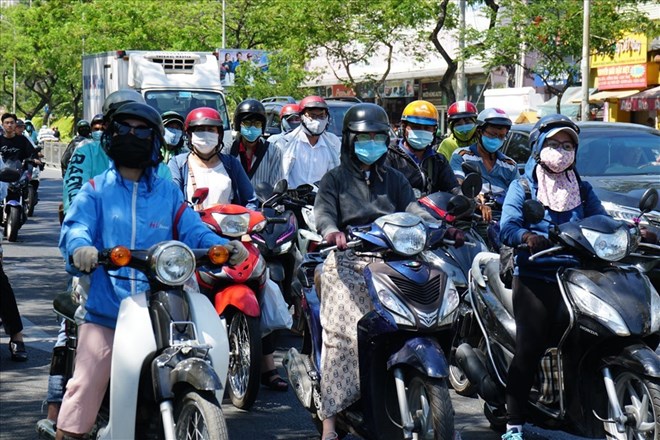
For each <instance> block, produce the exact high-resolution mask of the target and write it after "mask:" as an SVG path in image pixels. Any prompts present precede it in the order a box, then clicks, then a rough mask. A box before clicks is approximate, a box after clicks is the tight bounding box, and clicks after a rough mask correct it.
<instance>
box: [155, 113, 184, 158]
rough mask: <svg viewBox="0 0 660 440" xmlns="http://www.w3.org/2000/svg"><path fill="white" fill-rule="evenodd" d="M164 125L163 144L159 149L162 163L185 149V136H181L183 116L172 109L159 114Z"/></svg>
mask: <svg viewBox="0 0 660 440" xmlns="http://www.w3.org/2000/svg"><path fill="white" fill-rule="evenodd" d="M160 117H161V118H163V126H164V127H165V135H164V137H165V145H164V146H163V148H161V149H160V153H161V154H162V155H163V163H165V164H166V163H168V162H169V161H170V159H171V158H172V157H174V156H176V155H177V154H181V153H183V152H185V151H186V146H185V141H186V139H185V136H183V123H184V119H183V116H181V115H180V114H178V113H177V112H174V111H167V112H164V113H162V114H161V115H160Z"/></svg>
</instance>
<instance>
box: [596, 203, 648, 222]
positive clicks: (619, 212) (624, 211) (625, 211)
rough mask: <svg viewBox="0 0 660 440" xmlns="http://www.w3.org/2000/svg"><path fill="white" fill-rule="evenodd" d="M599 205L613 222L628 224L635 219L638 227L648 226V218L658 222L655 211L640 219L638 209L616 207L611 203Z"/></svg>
mask: <svg viewBox="0 0 660 440" xmlns="http://www.w3.org/2000/svg"><path fill="white" fill-rule="evenodd" d="M601 203H602V205H603V208H605V211H607V213H608V214H609V215H611V216H612V218H613V219H615V220H623V221H626V222H628V223H633V222H634V221H635V219H637V218H639V224H640V225H648V224H649V221H648V218H652V219H656V218H657V219H659V220H660V213H658V212H657V211H651V212H649V213H647V214H646V215H644V216H643V217H642V216H641V214H640V212H639V209H634V208H630V207H627V206H621V205H617V204H616V203H612V202H601Z"/></svg>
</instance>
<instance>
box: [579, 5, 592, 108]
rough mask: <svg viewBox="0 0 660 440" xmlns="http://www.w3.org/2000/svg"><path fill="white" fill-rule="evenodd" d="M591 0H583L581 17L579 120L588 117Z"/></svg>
mask: <svg viewBox="0 0 660 440" xmlns="http://www.w3.org/2000/svg"><path fill="white" fill-rule="evenodd" d="M590 1H591V0H584V17H583V19H582V63H581V68H582V105H581V108H582V111H581V114H582V116H581V118H580V119H581V120H582V121H586V120H587V119H589V15H590V9H591V5H590Z"/></svg>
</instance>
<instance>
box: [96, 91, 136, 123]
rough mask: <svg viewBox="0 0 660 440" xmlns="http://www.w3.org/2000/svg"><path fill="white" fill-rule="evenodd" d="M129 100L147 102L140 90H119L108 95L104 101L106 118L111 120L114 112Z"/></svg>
mask: <svg viewBox="0 0 660 440" xmlns="http://www.w3.org/2000/svg"><path fill="white" fill-rule="evenodd" d="M127 102H139V103H141V104H145V101H144V98H143V97H142V95H141V94H140V93H139V92H136V91H135V90H133V89H121V90H117V91H116V92H112V93H110V94H109V95H108V96H106V98H105V101H103V115H104V118H105V119H104V120H105V121H109V120H110V118H111V117H112V112H114V111H115V110H117V109H118V108H119V107H121V106H122V105H123V104H126V103H127Z"/></svg>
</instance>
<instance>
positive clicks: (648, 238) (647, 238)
mask: <svg viewBox="0 0 660 440" xmlns="http://www.w3.org/2000/svg"><path fill="white" fill-rule="evenodd" d="M639 235H640V236H641V237H642V242H644V243H650V244H657V243H658V236H657V235H656V234H655V232H653V231H649V230H648V229H647V228H646V227H644V226H641V227H640V228H639Z"/></svg>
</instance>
